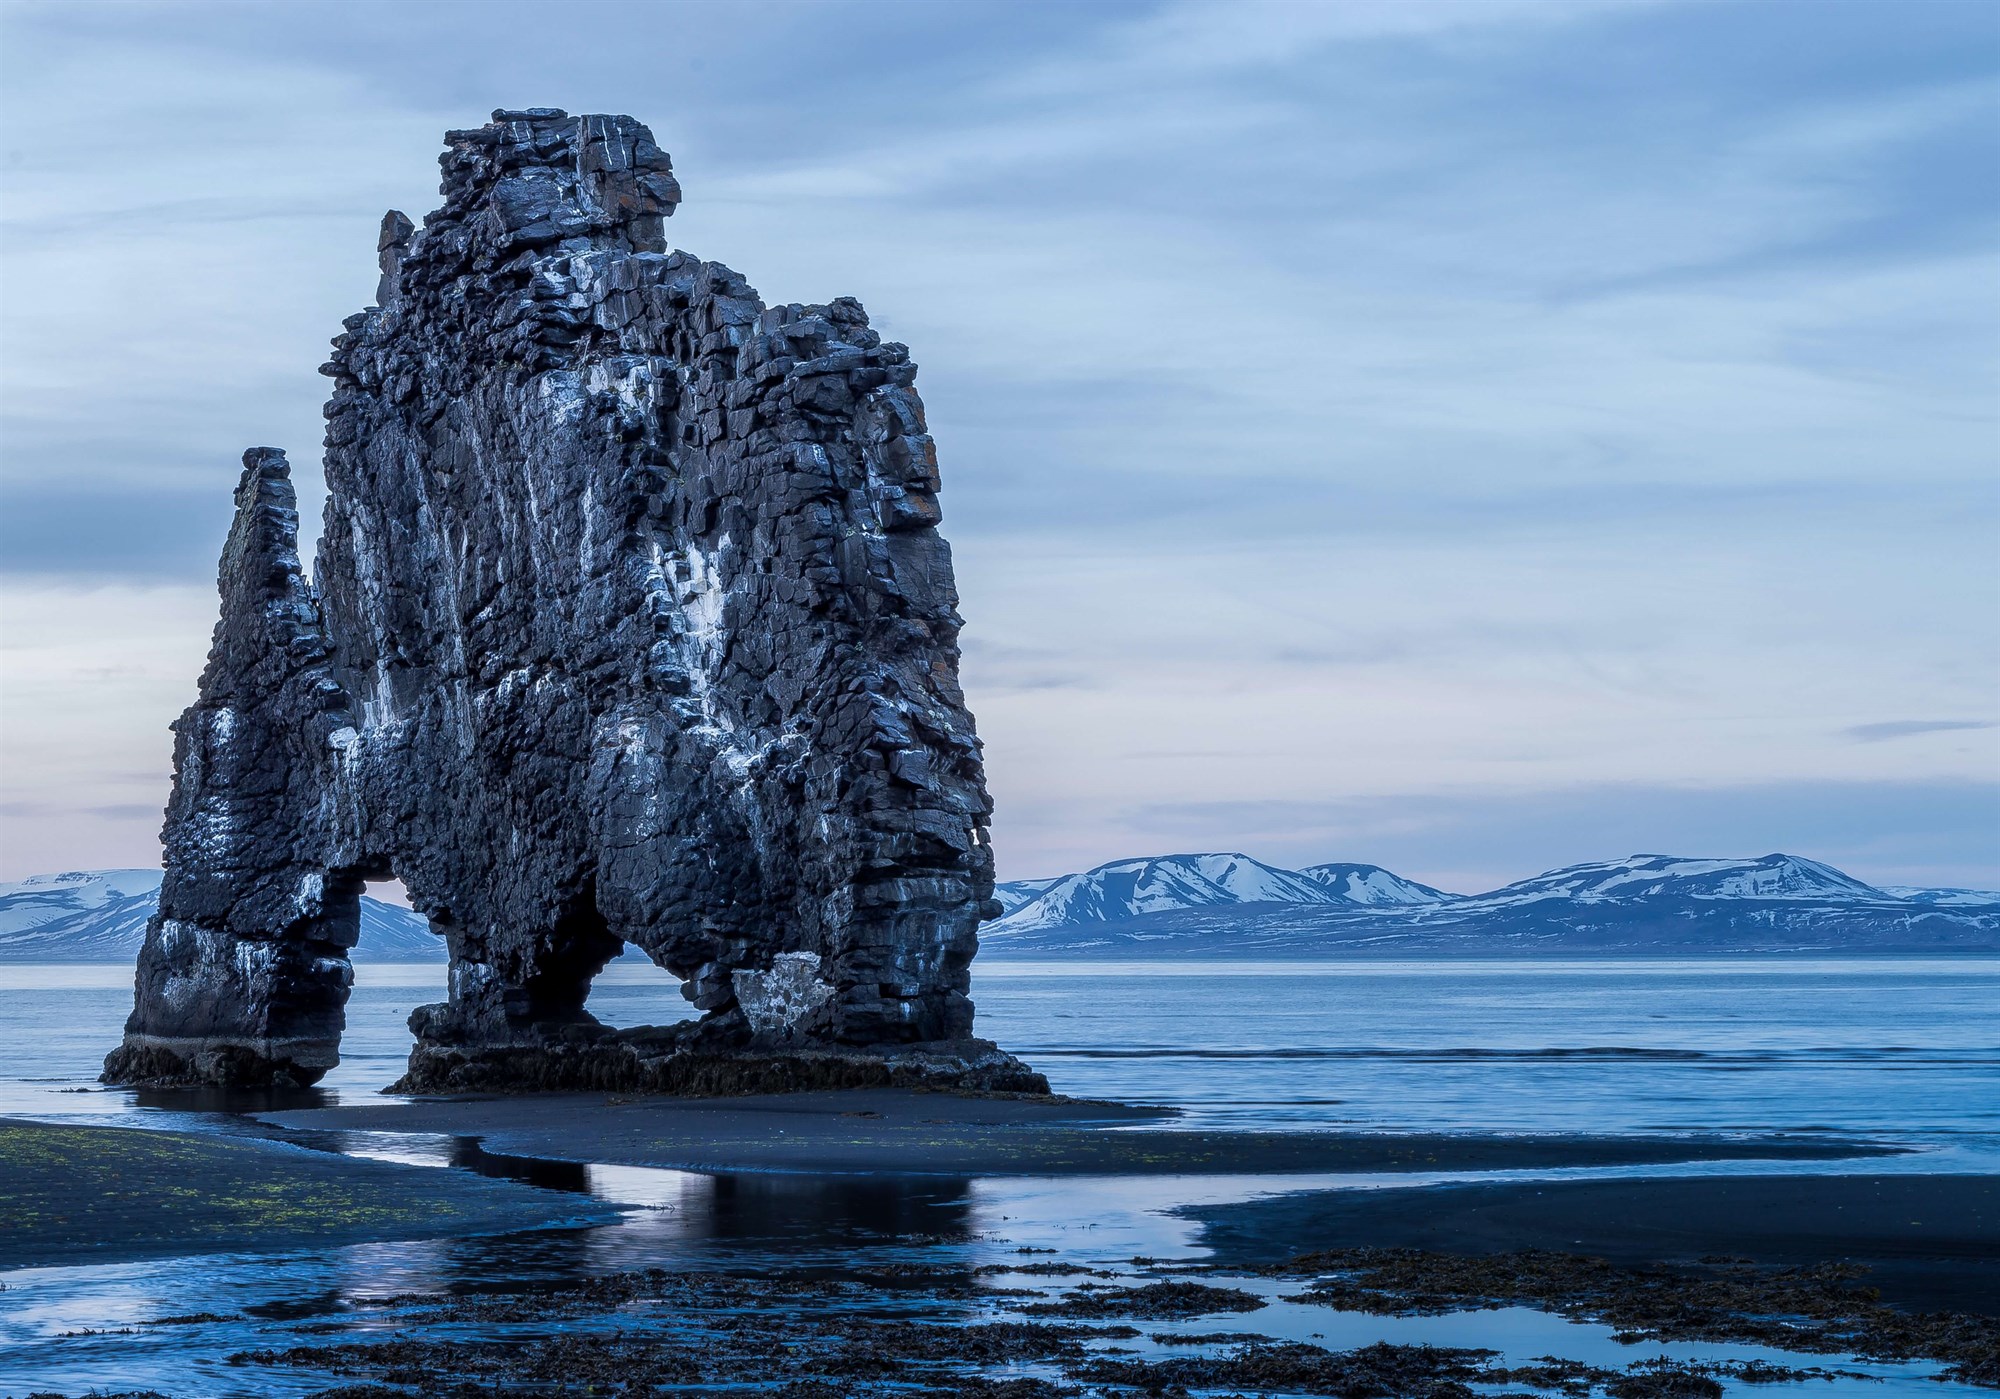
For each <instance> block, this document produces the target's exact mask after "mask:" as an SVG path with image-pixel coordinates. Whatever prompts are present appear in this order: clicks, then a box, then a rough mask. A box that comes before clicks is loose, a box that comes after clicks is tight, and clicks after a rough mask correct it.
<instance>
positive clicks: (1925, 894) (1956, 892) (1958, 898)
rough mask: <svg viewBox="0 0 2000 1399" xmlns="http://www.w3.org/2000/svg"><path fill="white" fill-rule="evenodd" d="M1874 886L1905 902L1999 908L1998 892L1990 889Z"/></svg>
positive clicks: (1904, 885) (1899, 885)
mask: <svg viewBox="0 0 2000 1399" xmlns="http://www.w3.org/2000/svg"><path fill="white" fill-rule="evenodd" d="M1876 887H1877V888H1879V889H1881V891H1882V892H1883V893H1885V894H1893V895H1895V896H1896V897H1897V898H1899V899H1902V900H1903V901H1904V902H1906V903H1913V904H1923V905H1925V906H1927V907H1930V908H2000V892H1996V891H1995V890H1992V889H1922V888H1917V887H1915V886H1912V885H1908V884H1882V885H1877V886H1876Z"/></svg>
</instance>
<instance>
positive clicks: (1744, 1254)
mask: <svg viewBox="0 0 2000 1399" xmlns="http://www.w3.org/2000/svg"><path fill="white" fill-rule="evenodd" d="M1180 1213H1182V1214H1183V1215H1185V1216H1187V1217H1190V1218H1194V1219H1198V1220H1200V1221H1201V1223H1202V1226H1203V1232H1202V1242H1203V1243H1204V1244H1206V1245H1207V1246H1208V1247H1209V1248H1211V1249H1212V1250H1214V1253H1215V1257H1216V1259H1217V1261H1218V1262H1221V1263H1227V1264H1247V1265H1256V1264H1266V1263H1272V1262H1277V1261H1279V1260H1281V1259H1285V1258H1289V1257H1292V1256H1293V1255H1296V1254H1300V1253H1305V1252H1310V1251H1314V1250H1320V1249H1360V1248H1390V1249H1424V1250H1428V1251H1432V1252H1441V1253H1451V1254H1473V1255H1481V1254H1498V1253H1514V1252H1519V1251H1521V1250H1526V1249H1546V1250H1551V1251H1555V1252H1562V1253H1578V1254H1587V1255H1591V1256H1595V1257H1600V1258H1605V1259H1608V1260H1611V1261H1612V1262H1615V1263H1621V1264H1651V1263H1694V1262H1698V1261H1700V1260H1702V1259H1705V1258H1714V1257H1716V1256H1728V1257H1733V1258H1740V1259H1745V1260H1749V1261H1752V1262H1756V1263H1760V1264H1771V1265H1783V1266H1790V1267H1811V1266H1814V1265H1818V1264H1823V1263H1858V1264H1861V1265H1864V1266H1865V1267H1867V1269H1868V1275H1867V1276H1868V1282H1869V1283H1870V1284H1871V1285H1873V1286H1875V1287H1878V1288H1880V1289H1881V1290H1882V1293H1883V1295H1884V1297H1885V1298H1886V1299H1887V1300H1889V1301H1892V1302H1895V1303H1898V1304H1901V1305H1905V1306H1910V1307H1914V1308H1920V1309H1933V1308H1936V1309H1948V1310H1953V1311H1975V1312H1981V1313H1985V1314H1988V1315H2000V1177H1996V1176H1973V1175H1895V1176H1883V1175H1776V1176H1772V1175H1764V1176H1701V1177H1678V1178H1676V1177H1649V1178H1644V1179H1637V1180H1575V1181H1537V1182H1532V1183H1526V1184H1474V1185H1439V1186H1427V1187H1418V1188H1414V1189H1411V1188H1397V1189H1386V1190H1340V1191H1333V1190H1326V1191H1307V1192H1300V1193H1297V1194H1290V1195H1281V1196H1277V1197H1274V1198H1269V1199H1262V1200H1250V1201H1244V1202H1241V1203H1236V1204H1227V1205H1204V1206H1195V1207H1190V1208H1188V1209H1185V1210H1182V1211H1180Z"/></svg>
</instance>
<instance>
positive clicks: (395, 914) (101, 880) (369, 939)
mask: <svg viewBox="0 0 2000 1399" xmlns="http://www.w3.org/2000/svg"><path fill="white" fill-rule="evenodd" d="M159 899H160V872H159V871H158V870H71V871H70V872H69V873H67V874H37V875H31V876H30V877H29V878H27V879H24V880H22V881H21V882H20V883H18V884H0V962H129V961H131V960H132V959H133V958H134V957H136V956H138V954H139V944H140V943H142V942H143V941H145V937H146V920H147V919H149V918H151V917H152V916H153V912H154V910H155V908H157V907H158V905H159ZM355 955H356V956H359V957H364V958H368V959H370V960H373V961H380V962H416V961H424V962H428V961H443V960H444V955H445V949H444V942H443V940H442V939H440V938H439V937H438V936H437V935H436V934H434V933H433V932H431V930H430V925H429V924H428V923H427V922H426V921H425V920H424V918H423V917H422V915H420V914H416V913H412V912H411V911H410V910H409V909H407V908H398V907H397V906H396V905H394V904H385V903H383V902H382V901H381V900H380V899H371V898H369V897H367V896H366V895H363V896H362V899H361V941H360V943H359V945H358V946H357V947H356V948H355Z"/></svg>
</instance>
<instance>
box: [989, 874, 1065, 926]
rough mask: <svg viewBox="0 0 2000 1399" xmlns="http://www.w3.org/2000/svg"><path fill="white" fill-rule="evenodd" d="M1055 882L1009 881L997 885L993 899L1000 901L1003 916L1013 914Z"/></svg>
mask: <svg viewBox="0 0 2000 1399" xmlns="http://www.w3.org/2000/svg"><path fill="white" fill-rule="evenodd" d="M1055 882H1056V881H1055V880H1053V879H1009V880H1005V881H1003V882H1001V883H999V884H995V885H994V886H993V897H994V898H996V899H998V900H1000V913H1001V916H1002V917H1005V916H1006V915H1007V914H1010V913H1012V912H1013V911H1014V910H1015V909H1017V908H1019V907H1020V906H1021V905H1022V904H1024V903H1027V902H1028V901H1029V900H1031V899H1033V898H1034V897H1035V896H1036V895H1038V894H1040V893H1041V892H1042V891H1043V890H1045V889H1047V888H1048V887H1049V886H1050V885H1051V884H1053V883H1055Z"/></svg>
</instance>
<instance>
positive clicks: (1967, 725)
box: [1841, 719, 2000, 743]
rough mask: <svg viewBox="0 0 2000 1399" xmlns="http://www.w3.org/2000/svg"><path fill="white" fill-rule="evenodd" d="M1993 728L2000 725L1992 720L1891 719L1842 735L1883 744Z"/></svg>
mask: <svg viewBox="0 0 2000 1399" xmlns="http://www.w3.org/2000/svg"><path fill="white" fill-rule="evenodd" d="M1991 728H2000V723H1996V722H1995V721H1994V720H1991V719H1891V720H1889V721H1888V722H1887V723H1881V724H1854V725H1851V726H1850V727H1848V728H1845V729H1842V730H1841V733H1843V734H1845V735H1846V736H1847V737H1849V738H1851V739H1853V740H1854V741H1855V742H1856V743H1882V742H1885V741H1887V740H1888V739H1892V738H1914V737H1915V736H1916V735H1918V734H1938V733H1955V732H1958V731H1960V730H1964V729H1991Z"/></svg>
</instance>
